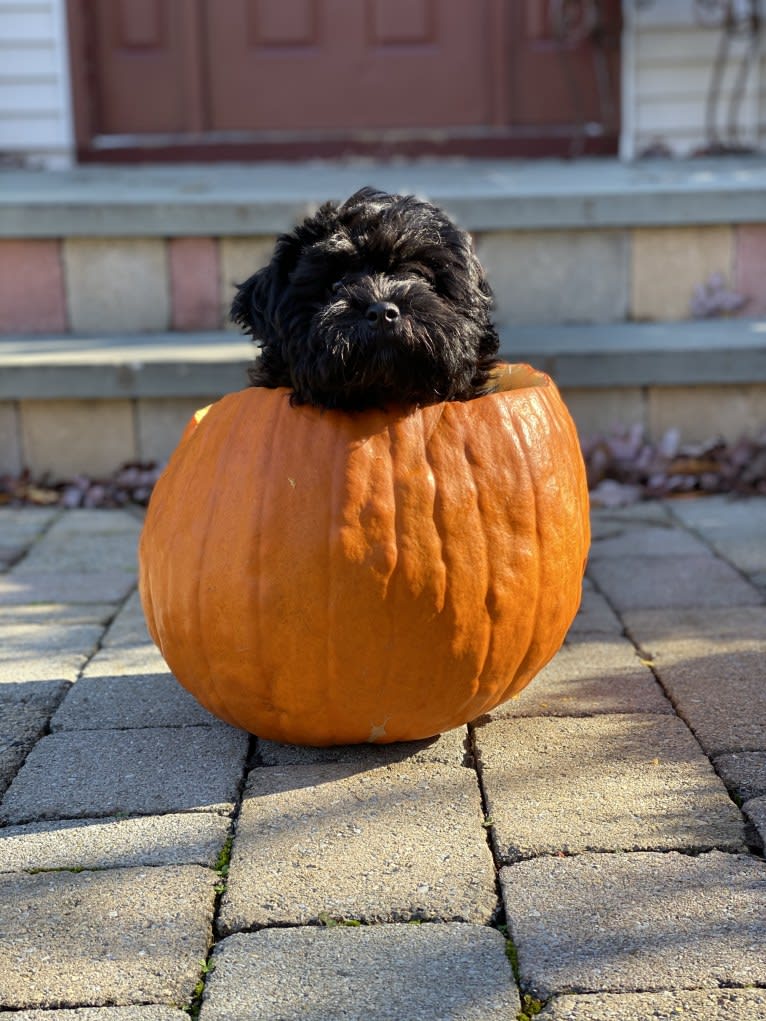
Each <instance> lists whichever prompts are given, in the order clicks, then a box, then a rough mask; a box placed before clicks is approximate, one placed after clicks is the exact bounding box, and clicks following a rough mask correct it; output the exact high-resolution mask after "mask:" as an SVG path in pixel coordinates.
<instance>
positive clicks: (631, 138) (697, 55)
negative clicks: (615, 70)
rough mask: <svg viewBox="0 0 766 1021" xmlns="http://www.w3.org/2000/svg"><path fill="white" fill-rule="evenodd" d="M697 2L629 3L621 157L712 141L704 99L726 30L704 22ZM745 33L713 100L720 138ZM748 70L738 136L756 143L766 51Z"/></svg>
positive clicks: (765, 125) (762, 130)
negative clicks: (716, 97)
mask: <svg viewBox="0 0 766 1021" xmlns="http://www.w3.org/2000/svg"><path fill="white" fill-rule="evenodd" d="M695 7H696V5H695V3H694V0H624V26H625V27H624V50H623V124H622V137H621V145H620V155H621V156H622V158H623V159H628V160H631V159H635V158H637V157H640V156H642V155H644V154H647V153H648V152H650V151H655V152H658V153H661V152H667V153H672V154H673V155H674V156H689V155H691V154H693V153H694V152H695V151H696V150H698V149H700V148H702V147H703V146H706V145H708V144H709V143H710V141H711V138H710V137H709V133H708V131H707V128H706V117H707V114H706V101H707V96H708V91H709V88H710V83H711V77H712V73H713V68H714V65H715V61H716V54H717V53H718V49H719V45H720V42H721V37H722V29H721V28H720V27H716V26H714V25H711V26H709V27H707V26H705V25H703V24H701V23H700V21H699V20H698V18H697V17H696V16H695ZM751 45H752V43H751V40H750V38H749V36H748V35H746V34H744V33H743V34H742V35H741V36H737V37H734V38H733V39H732V40H731V43H730V47H729V51H728V57H727V61H726V65H725V73H724V75H723V79H722V85H721V89H720V92H719V98H718V102H717V105H716V116H715V121H714V123H715V127H716V129H717V133H718V137H719V138H720V140H721V141H722V142H732V141H734V139H733V138H732V137H731V135H730V132H729V131H728V128H727V125H728V121H729V105H730V102H731V99H732V96H733V95H734V91H735V83H736V78H737V71H738V69H739V67H740V64H741V61H742V59H743V58H744V57H745V56H746V54H747V52H748V48H749V47H750V46H751ZM759 49H760V54H759V56H758V58H757V59H756V60H755V61H754V64H753V66H752V67H751V69H750V72H749V75H748V79H747V86H746V89H745V93H744V98H743V101H742V103H741V105H740V107H739V116H738V118H737V124H738V127H739V133H738V141H739V142H740V143H741V144H742V145H745V146H750V147H753V148H758V147H759V146H761V147H762V146H763V145H764V142H766V115H765V114H764V108H765V107H766V56H765V55H764V54H765V52H766V50H765V48H764V44H763V39H761V41H760V47H759Z"/></svg>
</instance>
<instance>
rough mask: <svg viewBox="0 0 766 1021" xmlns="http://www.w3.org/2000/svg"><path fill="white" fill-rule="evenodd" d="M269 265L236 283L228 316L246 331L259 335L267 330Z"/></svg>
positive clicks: (270, 270) (271, 287) (270, 285)
mask: <svg viewBox="0 0 766 1021" xmlns="http://www.w3.org/2000/svg"><path fill="white" fill-rule="evenodd" d="M272 281H273V273H272V268H271V265H268V266H264V267H263V269H259V270H258V272H257V273H254V274H253V275H252V276H251V277H250V278H249V279H248V280H245V282H244V283H243V284H237V285H236V286H237V293H236V294H235V295H234V300H233V301H232V303H231V310H230V312H229V317H230V319H231V321H232V322H234V323H236V324H237V325H238V326H241V327H242V329H243V330H244V331H245V332H246V333H250V334H252V335H253V336H254V337H260V336H262V335H263V334H264V333H266V332H267V330H268V326H267V308H268V305H269V294H270V292H271V291H272V289H273V283H272Z"/></svg>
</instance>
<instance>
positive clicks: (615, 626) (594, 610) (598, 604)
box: [569, 578, 622, 635]
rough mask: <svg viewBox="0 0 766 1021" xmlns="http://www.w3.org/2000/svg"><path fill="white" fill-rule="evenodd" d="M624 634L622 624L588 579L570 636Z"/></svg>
mask: <svg viewBox="0 0 766 1021" xmlns="http://www.w3.org/2000/svg"><path fill="white" fill-rule="evenodd" d="M621 633H622V622H621V621H620V618H619V617H618V616H617V614H616V613H615V612H614V610H613V609H612V608H611V606H610V605H609V603H608V602H607V601H606V599H604V597H603V596H602V595H601V593H600V592H596V591H595V589H594V588H593V586H592V584H591V582H590V581H589V579H588V578H586V579H585V581H584V584H583V593H582V602H581V603H580V608H579V610H578V611H577V616H576V617H575V619H574V620H573V621H572V626H571V627H570V629H569V634H570V635H577V634H609V635H619V634H621Z"/></svg>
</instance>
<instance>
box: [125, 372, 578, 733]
mask: <svg viewBox="0 0 766 1021" xmlns="http://www.w3.org/2000/svg"><path fill="white" fill-rule="evenodd" d="M288 397H289V392H288V391H287V390H285V389H279V390H268V389H263V388H260V387H257V388H256V387H252V388H249V389H246V390H242V391H240V392H238V393H233V394H229V395H228V396H226V397H224V398H223V399H222V400H220V401H218V402H217V403H215V404H213V405H211V406H210V407H208V408H204V409H202V411H200V412H197V414H196V415H195V416H194V419H193V420H192V421H191V422H190V423H189V425H188V426H187V429H186V431H185V432H184V435H183V438H182V440H181V442H180V444H179V446H178V448H177V449H176V451H175V452H174V454H173V456H172V457H171V459H170V462H169V464H168V467H167V469H166V470H165V472H164V474H163V475H162V477H161V478H160V480H159V482H158V484H157V486H156V488H155V491H154V493H153V496H152V499H151V502H150V505H149V509H148V512H147V517H146V522H145V526H144V530H143V533H142V536H141V542H140V548H139V562H140V590H141V598H142V601H143V606H144V611H145V614H146V619H147V624H148V627H149V631H150V633H151V635H152V638H153V639H154V641H155V642H156V643H157V645H158V646H159V648H160V650H161V652H162V654H163V656H164V658H165V659H166V661H167V663H168V665H169V666H170V669H171V670H172V671H173V673H174V674H175V676H176V677H177V678H178V680H179V681H180V682H181V683H182V684H183V685H184V686H185V687H186V688H188V690H189V691H190V692H192V694H193V695H194V696H195V697H196V698H197V699H198V700H199V701H200V702H201V703H202V704H203V705H204V706H206V707H207V708H208V709H209V710H210V711H211V712H212V713H214V714H215V715H216V716H218V717H220V718H221V719H223V720H226V721H228V722H229V723H233V724H235V725H237V726H239V727H242V728H244V729H246V730H249V731H251V732H252V733H254V734H257V735H259V736H261V737H266V738H271V739H273V740H277V741H286V742H292V743H296V744H310V745H332V744H345V743H354V742H361V741H373V742H389V741H402V740H412V739H416V738H424V737H430V736H432V735H434V734H438V733H440V732H442V731H444V730H447V729H450V728H452V727H456V726H459V725H460V724H463V723H466V722H468V721H470V720H473V719H475V718H476V717H478V716H480V715H481V714H482V713H486V712H488V711H489V710H490V709H492V708H494V707H495V706H496V705H498V704H500V703H501V702H503V701H505V700H506V699H508V698H510V697H511V696H512V695H513V694H515V693H517V692H518V691H520V690H521V689H522V688H523V687H524V686H525V685H526V684H527V683H528V682H529V681H530V680H531V679H532V678H533V677H534V675H535V674H536V673H537V672H538V671H539V670H540V669H541V668H542V667H543V666H544V665H545V664H546V663H547V662H548V660H549V659H550V658H551V657H552V656H553V654H554V653H555V652H556V651H557V650H558V648H559V647H560V645H561V643H562V641H563V639H564V636H565V634H566V632H567V629H568V628H569V625H570V624H571V622H572V619H573V617H574V615H575V613H576V611H577V607H578V605H579V602H580V594H581V583H582V576H583V571H584V567H585V560H586V556H587V551H588V546H589V540H590V532H589V524H588V493H587V485H586V481H585V470H584V466H583V461H582V456H581V454H580V447H579V443H578V439H577V434H576V431H575V427H574V424H573V423H572V420H571V418H570V416H569V413H568V412H567V410H566V408H565V406H564V404H563V402H562V400H561V397H560V396H559V393H558V390H557V389H556V387H555V386H554V384H553V383H552V381H551V380H550V379H549V378H548V377H547V376H546V375H545V374H544V373H541V372H537V371H535V370H534V369H532V368H530V367H529V366H526V365H505V366H502V367H501V368H500V369H499V370H498V372H497V391H496V392H495V393H492V394H489V395H487V396H486V397H480V398H477V399H475V400H472V401H467V402H450V403H444V404H437V405H433V406H430V407H425V408H416V409H402V410H398V411H397V410H388V411H368V412H360V413H353V414H349V413H343V412H336V411H321V410H318V409H316V408H311V407H292V406H291V405H290V403H289V400H288Z"/></svg>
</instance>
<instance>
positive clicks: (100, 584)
mask: <svg viewBox="0 0 766 1021" xmlns="http://www.w3.org/2000/svg"><path fill="white" fill-rule="evenodd" d="M135 583H136V579H135V576H134V575H133V574H131V573H130V572H128V571H112V570H105V571H83V572H78V573H70V574H64V573H59V572H58V571H51V572H49V573H44V572H43V571H35V572H34V573H30V574H19V573H17V571H16V570H15V569H14V570H12V571H11V572H10V573H9V574H5V575H2V576H0V607H5V606H19V605H27V604H34V603H43V604H48V603H120V602H122V600H123V599H124V598H125V596H127V594H128V593H129V592H130V590H131V589H132V588H133V587H134V586H135Z"/></svg>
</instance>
